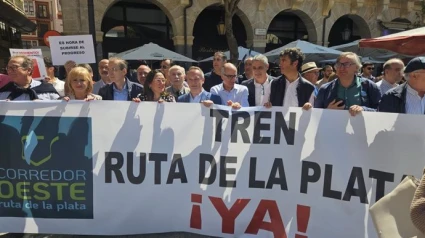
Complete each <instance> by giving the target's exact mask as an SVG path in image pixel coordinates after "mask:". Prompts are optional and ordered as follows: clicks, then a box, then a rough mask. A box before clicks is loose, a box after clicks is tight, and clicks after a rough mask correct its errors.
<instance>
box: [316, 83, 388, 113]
mask: <svg viewBox="0 0 425 238" xmlns="http://www.w3.org/2000/svg"><path fill="white" fill-rule="evenodd" d="M356 77H359V76H356ZM360 83H361V92H362V93H361V94H362V95H360V104H361V105H359V106H362V107H363V110H365V111H371V112H374V111H376V109H377V108H378V105H379V101H380V100H381V90H380V89H379V88H378V86H377V85H376V84H375V83H374V82H372V81H371V80H370V79H366V78H362V77H360ZM338 84H339V80H338V79H335V80H333V81H331V82H329V83H326V84H324V85H323V86H322V87H321V88H320V89H319V93H318V94H317V97H316V100H315V101H314V107H315V108H327V107H328V105H329V104H330V103H331V102H332V101H333V100H334V99H336V98H337V97H338Z"/></svg>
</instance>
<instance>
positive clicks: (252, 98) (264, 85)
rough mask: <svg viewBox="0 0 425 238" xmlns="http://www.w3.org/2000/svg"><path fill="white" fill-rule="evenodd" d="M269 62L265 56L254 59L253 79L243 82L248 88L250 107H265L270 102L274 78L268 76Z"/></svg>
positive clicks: (257, 56)
mask: <svg viewBox="0 0 425 238" xmlns="http://www.w3.org/2000/svg"><path fill="white" fill-rule="evenodd" d="M268 69H269V61H268V59H267V57H266V56H264V55H261V54H259V55H256V56H255V57H254V58H253V59H252V70H253V78H252V79H248V80H246V81H244V82H242V85H244V86H246V87H247V88H248V92H249V95H248V102H249V106H250V107H255V106H264V105H265V104H266V103H267V102H269V100H270V91H271V82H272V80H273V77H272V76H270V75H268V74H267V70H268Z"/></svg>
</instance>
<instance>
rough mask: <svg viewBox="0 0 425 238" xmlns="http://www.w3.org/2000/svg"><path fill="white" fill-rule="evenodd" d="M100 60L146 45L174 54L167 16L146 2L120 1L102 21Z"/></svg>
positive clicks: (170, 28) (155, 6) (143, 0)
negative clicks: (158, 47)
mask: <svg viewBox="0 0 425 238" xmlns="http://www.w3.org/2000/svg"><path fill="white" fill-rule="evenodd" d="M101 28H102V31H103V32H104V33H105V34H104V37H103V44H102V47H103V57H104V58H108V57H109V56H110V55H112V54H114V53H120V52H123V51H126V50H129V49H133V48H136V47H139V46H142V45H144V44H147V43H149V42H153V43H155V44H158V45H160V46H162V47H164V48H167V49H170V50H174V44H173V40H172V38H173V29H172V26H171V23H170V21H169V19H168V17H167V15H166V14H165V13H164V12H163V11H162V10H161V9H160V8H159V7H158V6H157V5H155V4H152V3H150V2H148V1H146V0H140V1H137V2H136V1H132V0H122V1H118V2H117V3H115V4H114V5H113V6H111V7H110V8H109V9H108V11H107V12H106V13H105V15H104V17H103V19H102V27H101Z"/></svg>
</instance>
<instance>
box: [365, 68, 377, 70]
mask: <svg viewBox="0 0 425 238" xmlns="http://www.w3.org/2000/svg"><path fill="white" fill-rule="evenodd" d="M366 69H368V70H374V69H375V68H374V67H367V68H366Z"/></svg>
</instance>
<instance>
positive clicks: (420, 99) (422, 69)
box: [378, 57, 425, 115]
mask: <svg viewBox="0 0 425 238" xmlns="http://www.w3.org/2000/svg"><path fill="white" fill-rule="evenodd" d="M404 73H405V75H404V77H405V79H406V83H403V84H401V85H399V86H397V87H395V88H393V89H390V90H389V91H388V92H386V93H385V94H384V95H383V96H382V98H381V102H380V103H379V107H378V110H379V111H380V112H393V113H406V114H419V115H423V114H424V113H425V97H424V96H425V57H416V58H414V59H412V60H410V61H409V63H408V64H407V65H406V68H405V69H404Z"/></svg>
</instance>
